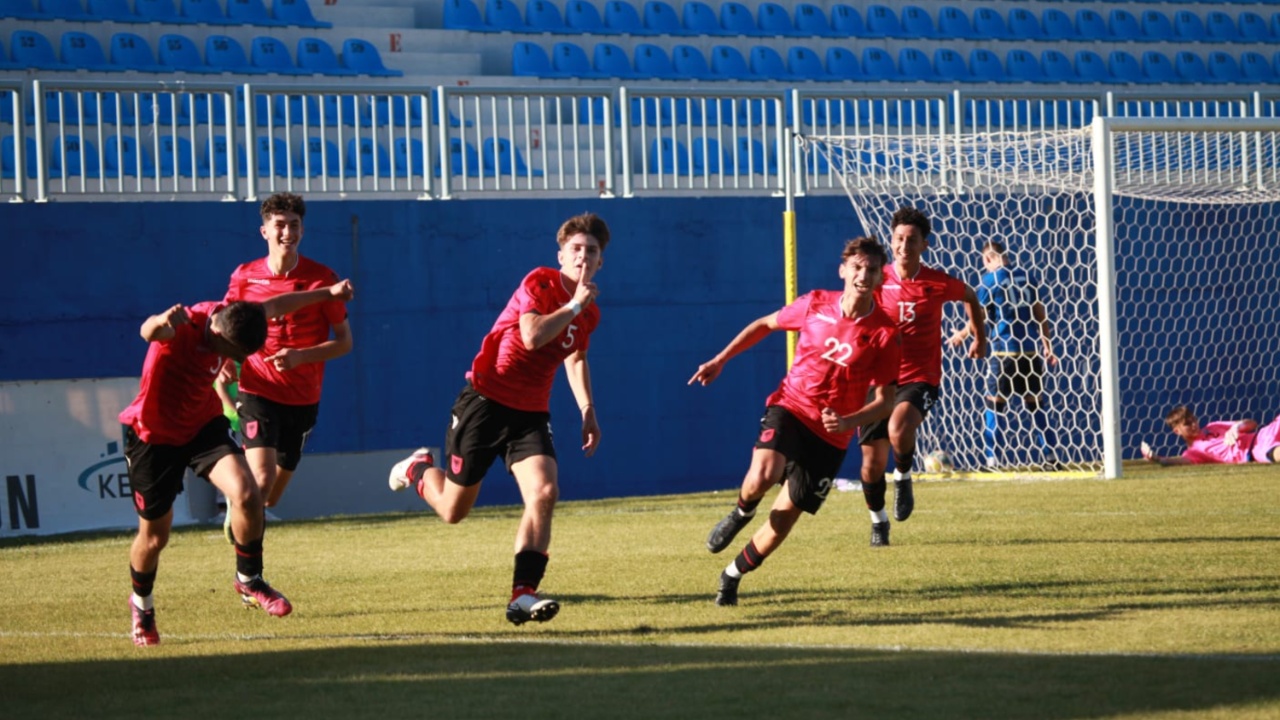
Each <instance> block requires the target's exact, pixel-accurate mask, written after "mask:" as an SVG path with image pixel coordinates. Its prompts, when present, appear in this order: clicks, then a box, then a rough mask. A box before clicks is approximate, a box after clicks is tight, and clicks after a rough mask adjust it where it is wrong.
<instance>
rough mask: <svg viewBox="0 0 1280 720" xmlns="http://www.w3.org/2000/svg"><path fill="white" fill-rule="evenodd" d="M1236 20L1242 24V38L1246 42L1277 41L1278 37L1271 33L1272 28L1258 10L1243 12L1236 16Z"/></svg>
mask: <svg viewBox="0 0 1280 720" xmlns="http://www.w3.org/2000/svg"><path fill="white" fill-rule="evenodd" d="M1236 22H1237V23H1239V25H1240V38H1241V39H1242V40H1243V41H1244V42H1251V43H1269V42H1275V41H1276V37H1275V36H1274V35H1272V34H1271V28H1269V27H1267V21H1266V20H1264V19H1263V18H1262V16H1261V15H1259V14H1258V13H1256V12H1251V11H1248V10H1246V11H1244V12H1241V13H1240V14H1239V15H1237V16H1236Z"/></svg>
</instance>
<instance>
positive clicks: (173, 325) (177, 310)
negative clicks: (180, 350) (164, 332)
mask: <svg viewBox="0 0 1280 720" xmlns="http://www.w3.org/2000/svg"><path fill="white" fill-rule="evenodd" d="M160 317H161V325H162V326H163V327H167V328H169V329H170V330H175V329H177V327H178V326H179V325H186V324H187V323H189V322H191V316H190V315H187V309H186V308H185V307H183V306H182V305H181V304H178V305H174V306H173V307H171V308H169V309H168V310H165V311H164V312H162V313H160Z"/></svg>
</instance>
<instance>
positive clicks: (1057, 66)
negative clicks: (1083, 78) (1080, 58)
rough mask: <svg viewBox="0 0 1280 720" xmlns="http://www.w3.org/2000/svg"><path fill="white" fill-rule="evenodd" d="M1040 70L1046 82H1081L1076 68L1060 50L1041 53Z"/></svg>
mask: <svg viewBox="0 0 1280 720" xmlns="http://www.w3.org/2000/svg"><path fill="white" fill-rule="evenodd" d="M1040 70H1041V71H1042V72H1043V73H1044V81H1045V82H1062V83H1073V82H1077V81H1079V79H1080V77H1079V76H1078V75H1076V67H1075V65H1074V64H1072V62H1071V58H1069V57H1067V56H1066V55H1064V54H1063V53H1062V51H1060V50H1054V49H1049V50H1045V51H1044V52H1042V53H1040Z"/></svg>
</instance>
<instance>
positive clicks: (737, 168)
mask: <svg viewBox="0 0 1280 720" xmlns="http://www.w3.org/2000/svg"><path fill="white" fill-rule="evenodd" d="M735 149H736V154H735V157H734V160H733V165H734V168H733V170H734V172H735V173H736V174H738V175H764V174H765V173H766V172H767V173H769V174H771V175H773V174H777V172H778V163H777V159H776V158H767V159H766V157H765V152H764V143H762V142H760V141H759V140H757V139H756V138H751V137H745V136H739V137H738V140H737V143H736V144H735Z"/></svg>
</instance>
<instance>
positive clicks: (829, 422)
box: [822, 384, 898, 433]
mask: <svg viewBox="0 0 1280 720" xmlns="http://www.w3.org/2000/svg"><path fill="white" fill-rule="evenodd" d="M897 394H898V386H897V385H896V384H890V385H876V386H873V387H872V388H871V402H868V403H867V404H866V405H863V406H862V407H861V408H859V409H858V411H857V412H855V413H853V414H852V415H845V416H843V417H842V416H841V415H840V414H839V413H837V412H836V411H835V410H832V409H831V408H822V426H823V427H825V428H826V429H827V432H829V433H842V432H848V431H850V430H853V429H855V428H860V427H862V426H863V425H869V424H871V423H873V422H875V421H877V420H883V419H885V418H887V417H889V415H890V414H891V413H892V412H893V403H894V397H895V396H896V395H897Z"/></svg>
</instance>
